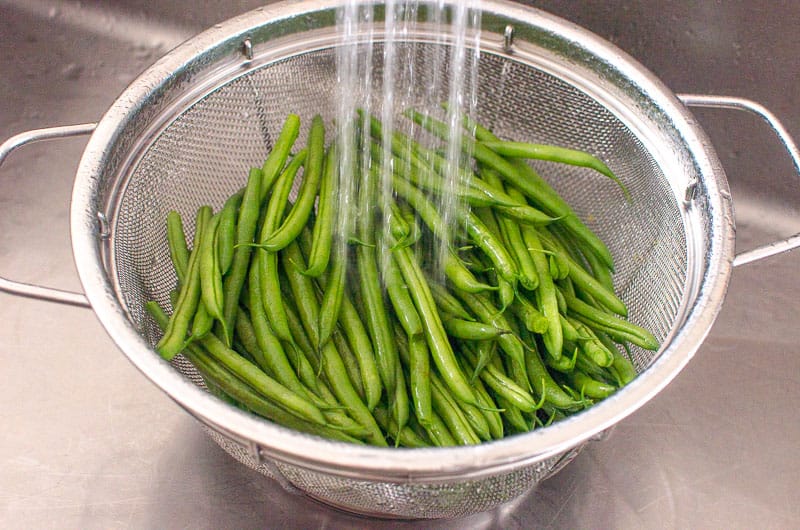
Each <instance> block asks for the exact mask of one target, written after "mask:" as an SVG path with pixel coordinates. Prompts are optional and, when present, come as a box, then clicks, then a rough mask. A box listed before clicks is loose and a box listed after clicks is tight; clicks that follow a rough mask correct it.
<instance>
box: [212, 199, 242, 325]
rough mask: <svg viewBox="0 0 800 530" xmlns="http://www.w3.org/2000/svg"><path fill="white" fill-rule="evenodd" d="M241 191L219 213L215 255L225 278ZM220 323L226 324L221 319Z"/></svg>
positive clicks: (234, 234) (229, 263)
mask: <svg viewBox="0 0 800 530" xmlns="http://www.w3.org/2000/svg"><path fill="white" fill-rule="evenodd" d="M242 198H243V191H239V192H237V193H234V194H233V195H231V196H230V197H229V198H228V200H227V201H225V204H224V205H223V206H222V210H220V213H219V227H218V228H217V232H218V235H217V254H218V255H219V271H220V274H222V275H223V276H225V275H226V274H227V273H228V270H230V268H231V265H232V264H233V252H234V250H235V246H236V217H237V216H238V215H239V208H240V206H241V204H242ZM222 322H223V323H224V324H225V325H227V324H226V322H225V320H224V319H223V320H222Z"/></svg>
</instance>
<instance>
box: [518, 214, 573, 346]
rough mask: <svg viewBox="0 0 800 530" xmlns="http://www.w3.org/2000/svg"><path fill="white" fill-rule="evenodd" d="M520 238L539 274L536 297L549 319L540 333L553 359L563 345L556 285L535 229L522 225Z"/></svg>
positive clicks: (540, 307) (543, 312)
mask: <svg viewBox="0 0 800 530" xmlns="http://www.w3.org/2000/svg"><path fill="white" fill-rule="evenodd" d="M522 239H523V241H525V245H526V246H527V247H528V248H529V249H530V252H531V258H533V264H534V266H535V267H536V273H537V274H538V276H539V287H538V289H537V290H536V299H537V300H538V302H539V303H538V305H539V309H540V310H541V312H542V314H543V315H544V316H545V317H546V318H547V319H548V320H549V322H550V324H549V325H548V326H547V331H546V332H545V333H543V334H542V340H543V341H544V344H545V346H546V347H547V351H548V352H549V353H550V355H551V356H552V357H553V358H554V359H558V357H559V356H560V355H561V348H562V346H563V340H564V338H563V335H562V329H561V320H560V318H559V316H558V315H559V312H558V299H557V298H556V287H555V284H554V283H553V279H552V277H551V276H550V267H549V265H548V263H547V260H546V259H545V257H544V254H542V252H541V250H542V244H541V242H540V240H539V237H538V234H537V232H536V229H535V228H533V227H532V226H523V227H522Z"/></svg>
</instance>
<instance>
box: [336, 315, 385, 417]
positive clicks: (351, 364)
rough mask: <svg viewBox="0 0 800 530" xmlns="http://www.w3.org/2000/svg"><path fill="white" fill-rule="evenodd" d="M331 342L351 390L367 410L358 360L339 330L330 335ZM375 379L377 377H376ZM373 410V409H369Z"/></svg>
mask: <svg viewBox="0 0 800 530" xmlns="http://www.w3.org/2000/svg"><path fill="white" fill-rule="evenodd" d="M330 340H331V341H333V345H334V346H335V347H336V351H338V352H339V356H340V357H341V358H342V364H343V365H344V368H345V370H346V371H347V375H348V377H349V378H350V382H351V383H353V388H355V390H356V393H357V394H358V396H359V397H360V398H361V401H363V402H364V404H366V405H367V408H368V409H369V404H368V401H367V394H366V390H365V389H364V379H363V377H362V375H361V371H360V366H359V363H358V358H357V357H356V354H355V353H353V350H352V348H350V345H349V344H348V343H347V339H346V338H345V337H344V335H342V334H341V333H340V332H339V330H336V331H334V332H333V335H331V339H330ZM376 377H377V375H376ZM369 410H374V409H369Z"/></svg>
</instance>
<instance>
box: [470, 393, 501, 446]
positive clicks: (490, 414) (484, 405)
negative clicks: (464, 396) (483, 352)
mask: <svg viewBox="0 0 800 530" xmlns="http://www.w3.org/2000/svg"><path fill="white" fill-rule="evenodd" d="M472 384H473V385H474V387H475V395H476V396H478V404H479V405H480V411H481V412H482V413H483V416H484V418H485V419H486V423H487V424H488V426H489V434H491V437H492V438H493V439H495V440H499V439H500V438H502V437H503V417H502V416H501V412H502V410H501V409H499V408H498V407H497V404H496V403H495V402H494V400H493V399H492V396H490V395H489V392H488V391H487V390H486V387H485V386H484V385H483V382H482V381H481V380H480V379H476V380H475V381H473V382H472Z"/></svg>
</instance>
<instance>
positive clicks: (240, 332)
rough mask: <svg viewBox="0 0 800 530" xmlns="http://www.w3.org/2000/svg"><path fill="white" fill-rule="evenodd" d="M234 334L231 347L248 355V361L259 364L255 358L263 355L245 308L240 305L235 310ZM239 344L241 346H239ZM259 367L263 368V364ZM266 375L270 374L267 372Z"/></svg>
mask: <svg viewBox="0 0 800 530" xmlns="http://www.w3.org/2000/svg"><path fill="white" fill-rule="evenodd" d="M234 335H235V337H236V341H234V344H233V346H232V349H233V350H235V351H238V352H239V353H241V354H242V355H244V354H245V353H246V354H247V355H244V356H245V357H249V359H248V360H249V361H251V362H253V363H254V364H259V363H258V360H257V358H258V357H259V356H260V355H263V353H262V352H261V348H260V347H259V346H258V340H257V339H256V332H255V330H254V329H253V323H252V322H250V317H249V316H248V315H247V310H246V309H244V308H242V307H240V308H239V311H237V312H236V322H235V323H234ZM237 342H238V345H237ZM239 346H241V348H240V347H239ZM259 366H260V365H259ZM261 368H262V369H263V366H261ZM267 375H271V374H269V373H267Z"/></svg>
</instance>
